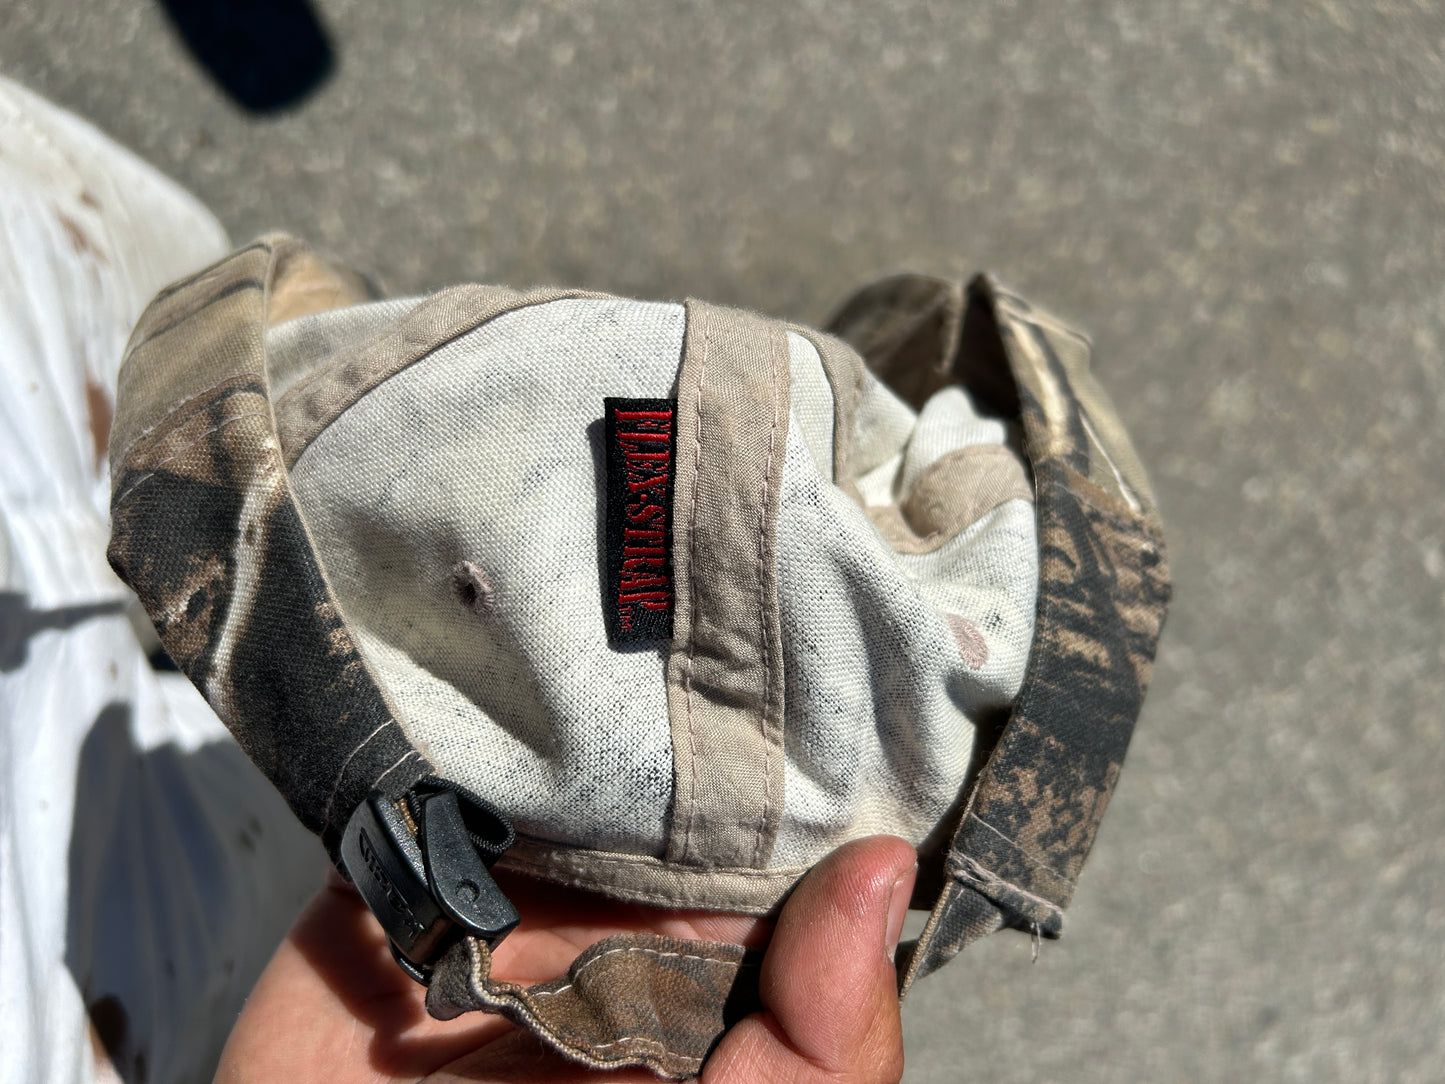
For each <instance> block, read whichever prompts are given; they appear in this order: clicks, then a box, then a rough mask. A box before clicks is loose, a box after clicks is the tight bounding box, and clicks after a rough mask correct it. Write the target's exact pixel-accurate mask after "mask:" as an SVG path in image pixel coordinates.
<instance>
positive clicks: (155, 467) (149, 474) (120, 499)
mask: <svg viewBox="0 0 1445 1084" xmlns="http://www.w3.org/2000/svg"><path fill="white" fill-rule="evenodd" d="M270 416H271V415H270V414H269V413H268V412H266V411H264V410H252V411H247V412H246V413H244V414H232V415H231V416H230V417H229V418H227V419H226V420H225V421H222V422H217V423H216V424H215V425H213V426H211V428H209V429H207V430H206V431H205V432H204V433H202V434H200V436H198V437H196V439H195V440H193V441H191V442H190V443H189V444H187V445H185V446H184V447H182V448H178V449H177V450H176V451H174V452H172V453H171V454H170V455H168V456H166V457H165V458H164V459H162V460H161V461H160V462H159V463H154V464H152V465H151V467H150V469H149V470H148V471H146V473H145V474H143V475H141V476H140V477H139V478H137V479H136V480H135V481H134V482H132V483H131V484H130V485H128V486H127V487H126V489H125V492H124V493H121V494H119V495H118V496H117V497H116V498H115V500H114V501H113V502H112V503H114V504H116V505H120V504H123V503H125V502H126V501H127V500H129V499H130V495H131V494H132V493H134V492H135V491H136V490H137V489H139V488H140V487H141V486H142V485H144V484H145V483H146V482H149V481H150V480H151V479H152V478H154V477H155V476H156V475H157V474H159V473H160V469H161V468H162V467H164V466H165V465H166V464H167V463H169V462H170V461H171V460H173V459H179V458H180V457H181V456H183V455H185V454H186V453H187V452H189V451H190V450H191V449H192V448H194V447H195V446H196V445H197V444H200V443H201V442H202V441H203V440H205V439H206V438H207V437H208V436H210V435H211V434H212V433H215V432H217V431H218V430H221V429H224V428H225V427H226V426H228V425H230V424H231V423H232V422H237V421H240V420H241V419H242V418H269V417H270Z"/></svg>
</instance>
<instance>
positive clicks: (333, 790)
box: [321, 719, 396, 824]
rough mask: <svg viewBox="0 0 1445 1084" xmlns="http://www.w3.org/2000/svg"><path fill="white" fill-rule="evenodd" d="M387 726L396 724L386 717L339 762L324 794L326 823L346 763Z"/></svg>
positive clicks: (329, 819)
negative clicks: (327, 790)
mask: <svg viewBox="0 0 1445 1084" xmlns="http://www.w3.org/2000/svg"><path fill="white" fill-rule="evenodd" d="M389 726H396V720H395V719H388V720H387V721H386V722H384V723H382V724H381V725H380V726H379V727H377V728H376V729H375V730H373V731H372V732H371V733H370V734H368V735H367V736H366V737H364V738H362V739H361V742H360V744H358V745H357V747H356V748H355V749H353V750H352V751H351V752H350V753H348V754H347V755H346V759H345V760H343V761H342V762H341V767H340V768H338V769H337V770H336V780H335V781H334V782H333V783H332V784H331V793H330V794H328V795H327V796H326V810H325V812H324V813H322V815H321V819H322V821H323V822H325V823H326V824H330V823H331V807H332V806H333V805H335V804H336V793H337V791H339V790H340V789H341V780H342V777H343V776H345V775H346V767H347V765H348V764H350V763H351V762H352V760H353V759H355V757H356V754H357V753H359V752H361V750H362V749H363V748H364V747H365V746H366V744H367V743H368V742H369V741H371V739H372V738H374V737H376V736H377V735H378V734H380V733H381V732H382V731H383V730H385V729H386V728H387V727H389ZM392 767H393V768H394V767H396V765H392ZM390 770H391V768H388V769H387V771H390Z"/></svg>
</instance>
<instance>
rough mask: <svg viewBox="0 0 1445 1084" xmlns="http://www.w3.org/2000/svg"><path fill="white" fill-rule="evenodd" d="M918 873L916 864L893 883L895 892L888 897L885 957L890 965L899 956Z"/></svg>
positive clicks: (884, 943) (884, 945) (884, 944)
mask: <svg viewBox="0 0 1445 1084" xmlns="http://www.w3.org/2000/svg"><path fill="white" fill-rule="evenodd" d="M917 872H918V866H917V864H915V865H914V866H913V868H912V869H910V870H909V871H908V872H907V873H905V874H904V875H903V876H902V877H900V878H898V880H896V881H894V882H893V892H892V894H891V895H890V896H889V897H888V936H887V937H886V938H885V939H884V942H883V955H884V957H885V958H886V959H887V960H888V962H889V963H890V964H891V963H892V962H893V958H894V957H895V956H896V955H897V954H898V941H899V938H901V937H902V936H903V920H904V919H905V918H907V917H908V899H909V897H910V896H912V895H913V875H914V874H915V873H917Z"/></svg>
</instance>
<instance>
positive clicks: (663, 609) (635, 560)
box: [603, 399, 677, 644]
mask: <svg viewBox="0 0 1445 1084" xmlns="http://www.w3.org/2000/svg"><path fill="white" fill-rule="evenodd" d="M603 406H604V409H605V411H606V427H607V598H606V599H604V600H603V610H604V612H605V614H606V618H607V639H608V640H609V641H610V642H611V643H613V644H627V643H638V642H641V641H644V640H665V639H669V638H671V636H672V602H673V591H672V474H673V449H674V446H675V443H676V436H675V433H676V425H675V423H676V420H677V403H676V402H675V401H674V400H672V399H604V400H603Z"/></svg>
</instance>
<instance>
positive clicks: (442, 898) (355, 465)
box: [110, 236, 1169, 1078]
mask: <svg viewBox="0 0 1445 1084" xmlns="http://www.w3.org/2000/svg"><path fill="white" fill-rule="evenodd" d="M829 331H830V332H831V334H824V333H820V332H817V331H814V330H811V329H808V328H804V327H797V326H793V325H789V324H785V323H782V322H779V321H775V320H770V319H766V318H764V317H761V316H758V315H755V314H752V313H747V312H741V311H736V310H730V309H725V308H720V307H717V306H713V305H708V304H703V303H700V302H695V301H688V302H686V303H685V304H660V303H645V302H638V301H627V300H621V299H617V298H611V297H605V296H602V295H598V294H592V293H585V292H581V291H572V290H558V289H545V290H534V291H530V292H517V291H513V290H507V289H501V288H492V287H479V286H464V287H458V288H455V289H451V290H446V291H443V292H441V293H438V294H435V295H433V296H431V297H427V298H421V299H409V300H381V299H379V298H377V297H376V296H375V293H374V291H373V290H372V289H371V288H370V287H369V285H368V284H367V282H366V281H365V280H364V279H362V278H360V277H359V276H357V275H355V274H352V273H349V272H346V271H344V270H340V269H338V268H336V267H335V266H333V265H332V264H330V263H328V262H327V261H325V260H324V259H322V258H321V257H319V256H318V255H317V254H316V253H314V252H313V251H311V250H310V249H308V248H306V247H305V246H304V245H302V244H301V243H299V242H297V241H295V240H292V239H290V238H287V237H284V236H271V237H267V238H264V239H262V240H261V241H258V242H257V243H255V244H253V245H251V246H249V247H247V248H244V249H241V250H240V251H239V252H237V253H235V254H234V255H233V256H231V257H230V258H228V259H227V260H225V261H223V262H222V263H220V264H218V265H216V266H214V267H212V268H209V269H207V270H206V271H203V272H201V273H199V274H197V275H195V276H194V277H192V278H190V279H188V280H186V281H184V282H181V283H178V284H176V285H174V286H172V287H170V288H169V289H167V290H166V291H164V292H163V293H162V294H161V295H160V296H159V297H157V298H156V299H155V301H154V302H153V303H152V304H151V306H150V308H149V309H148V310H147V311H146V313H145V314H144V316H143V317H142V318H141V321H140V323H139V325H138V326H137V328H136V329H135V332H134V334H133V335H132V338H131V341H130V344H129V346H128V348H127V356H126V359H125V363H124V366H123V369H122V371H121V376H120V385H119V393H118V402H117V411H116V419H115V425H114V429H113V431H112V437H111V470H112V475H111V476H112V485H113V495H112V505H111V507H112V517H113V537H112V541H111V546H110V559H111V563H112V564H113V565H114V567H115V568H116V570H117V572H119V573H120V575H121V576H122V577H123V578H124V579H125V580H126V582H127V583H129V584H130V585H131V586H132V587H133V588H134V589H135V590H136V592H137V594H138V595H139V596H140V598H141V600H142V601H143V602H144V604H145V606H146V608H147V610H148V612H149V613H150V615H151V617H152V619H153V620H154V621H155V624H156V627H157V629H158V630H159V632H160V635H161V637H162V640H163V642H164V644H165V646H166V649H167V651H169V653H170V654H171V656H172V657H173V658H174V659H175V661H176V663H177V664H178V665H179V666H180V668H181V669H182V670H183V671H185V673H186V674H187V675H188V676H189V677H190V678H191V680H192V681H193V682H194V683H195V684H196V685H197V687H198V688H200V689H201V691H202V692H203V693H204V694H205V695H206V697H207V699H208V700H209V702H210V703H211V705H212V706H213V707H214V708H215V710H216V712H217V713H218V714H219V715H220V717H221V718H222V719H223V720H224V721H225V722H226V724H227V725H228V726H229V727H230V729H231V730H232V732H233V733H234V734H235V736H236V738H237V740H238V741H239V742H240V744H241V746H242V747H243V748H244V749H245V751H246V752H247V754H248V755H249V756H250V757H251V758H252V759H253V760H254V761H255V762H256V763H257V764H258V765H259V766H260V767H261V769H262V770H263V771H264V772H265V773H266V774H267V775H268V777H269V778H270V779H271V780H272V782H273V783H275V785H276V786H277V788H278V789H279V790H280V791H281V793H282V794H283V795H284V796H285V797H286V799H287V801H288V802H289V803H290V805H291V808H292V809H293V810H294V811H295V812H296V815H297V816H298V817H299V818H300V819H301V820H302V821H303V822H304V823H305V824H306V825H307V826H308V827H309V828H311V829H312V830H313V831H315V832H316V833H317V834H318V835H320V837H321V839H322V841H323V842H324V843H325V845H326V846H327V848H328V850H329V851H330V853H331V855H332V857H333V859H334V860H336V861H337V863H338V865H339V866H340V867H341V868H342V869H343V871H344V872H346V873H347V874H348V876H350V877H351V878H352V879H353V881H354V882H355V883H356V885H357V887H358V889H359V890H360V891H361V894H362V896H363V898H365V899H366V901H367V902H368V904H369V905H370V906H371V908H372V910H373V911H374V912H375V913H376V915H377V917H378V919H380V921H381V922H382V925H383V926H384V927H385V929H386V930H387V933H388V935H389V936H390V938H391V941H392V945H393V950H394V954H395V955H396V956H397V959H398V962H399V963H400V964H401V965H402V966H403V967H404V968H406V969H407V970H408V971H409V972H411V973H412V974H413V975H414V976H416V977H417V978H419V979H420V980H422V981H424V982H427V983H428V984H429V990H428V999H427V1000H428V1007H429V1009H430V1010H431V1011H432V1013H433V1014H434V1015H436V1016H439V1017H444V1018H445V1017H449V1016H454V1015H456V1014H458V1013H460V1012H464V1011H467V1010H470V1009H483V1010H487V1011H493V1012H500V1013H503V1014H505V1015H507V1016H509V1017H510V1018H512V1019H513V1020H515V1021H517V1022H518V1023H519V1024H521V1025H523V1026H525V1027H528V1028H530V1029H531V1030H532V1031H534V1032H535V1033H536V1034H538V1035H539V1036H541V1037H542V1038H543V1039H544V1040H546V1041H547V1042H549V1043H550V1044H551V1045H552V1046H554V1047H556V1048H557V1049H558V1050H560V1051H562V1052H563V1053H565V1054H567V1055H568V1056H570V1057H572V1058H574V1059H576V1060H578V1061H581V1062H583V1063H585V1064H588V1065H592V1066H596V1067H616V1066H622V1065H646V1066H648V1067H650V1068H652V1069H653V1070H654V1071H656V1072H658V1073H660V1074H663V1075H667V1076H672V1077H678V1078H682V1077H688V1076H691V1075H694V1074H696V1073H697V1072H698V1070H699V1069H700V1067H701V1065H702V1061H703V1059H704V1058H705V1057H706V1056H707V1053H708V1051H709V1050H710V1049H711V1047H712V1045H713V1043H714V1042H715V1041H716V1040H717V1038H718V1036H719V1035H720V1034H721V1032H722V1031H723V1030H724V1028H725V1027H726V1026H727V1024H728V1023H729V1022H730V1021H731V1020H732V1019H734V1018H735V1017H736V1015H737V1014H739V1013H741V1012H745V1011H747V1009H748V1008H749V1007H750V1005H751V1004H752V1003H753V1002H754V1001H755V998H756V982H757V971H756V965H757V959H756V958H755V956H754V955H753V954H750V953H748V952H745V951H744V950H743V949H742V948H741V947H740V946H735V945H723V944H716V943H711V942H685V943H680V942H676V941H673V940H670V939H666V938H660V937H655V936H650V935H632V936H626V937H620V938H609V939H607V940H606V941H603V942H599V943H598V944H597V945H594V946H592V947H591V948H589V949H587V950H586V951H584V952H583V954H582V955H581V956H579V957H578V959H577V960H576V961H575V962H574V964H573V966H572V968H571V970H570V972H569V975H568V976H565V977H562V978H559V979H557V980H554V981H552V982H548V983H543V984H540V985H538V986H534V987H531V988H522V987H519V986H516V985H514V984H510V983H505V982H501V981H498V980H494V979H493V978H491V976H490V951H491V948H492V947H493V946H494V945H495V944H496V943H497V941H498V940H500V938H501V937H503V936H505V934H506V932H507V930H509V929H510V928H511V927H512V925H514V924H515V922H516V921H517V916H516V914H515V912H514V911H513V909H512V908H511V905H510V903H509V902H508V901H507V900H506V898H505V896H504V895H503V894H502V893H501V892H500V891H499V890H498V889H497V887H496V884H495V882H494V881H492V879H491V877H490V875H489V873H488V870H489V869H490V868H491V867H492V866H493V864H496V866H497V868H502V869H510V870H512V871H515V872H518V873H522V874H526V875H529V876H532V877H537V878H542V879H544V880H549V881H552V882H556V883H559V884H564V885H569V886H575V887H581V888H586V889H589V890H592V891H595V892H601V893H604V894H607V895H611V896H614V897H616V898H619V899H625V900H632V901H637V902H641V903H648V904H655V905H659V906H680V907H689V908H707V909H714V910H720V911H735V912H745V913H753V914H767V913H770V912H771V911H773V910H774V909H775V908H776V907H778V905H779V904H780V903H781V901H782V900H783V899H784V897H785V896H786V895H787V893H788V891H789V890H790V889H791V888H792V886H793V885H795V884H796V883H797V881H798V880H799V879H800V878H801V877H802V876H803V875H804V873H806V871H807V870H808V869H809V868H811V867H812V866H813V865H814V864H815V863H816V862H818V861H819V860H820V859H822V858H823V857H824V856H825V855H826V854H828V853H829V852H830V851H832V850H833V849H834V848H836V847H837V846H839V845H841V844H842V843H844V842H847V841H848V840H850V839H854V838H858V837H861V836H865V835H869V834H873V833H875V832H892V833H894V834H897V835H901V836H903V837H905V838H907V839H908V840H910V841H911V842H912V843H914V844H915V845H916V846H917V847H918V849H919V853H920V862H921V865H920V877H919V880H918V884H919V887H918V889H917V891H916V894H915V898H914V901H913V902H914V905H915V906H919V907H927V908H930V909H931V910H932V914H931V917H930V919H929V921H928V924H927V926H926V928H925V930H924V932H923V934H922V936H921V937H920V939H919V940H918V941H917V942H916V943H914V944H912V945H908V946H904V948H903V949H902V950H900V974H901V976H902V978H901V980H900V983H901V986H902V988H903V989H906V988H907V985H908V984H910V983H911V982H912V981H914V979H916V978H918V977H920V976H922V975H925V974H927V973H928V972H930V971H932V970H934V969H935V968H937V967H938V966H940V965H941V964H942V963H944V962H946V961H947V960H948V959H950V958H951V957H952V956H953V955H954V954H956V953H957V952H958V951H959V950H960V949H961V948H962V947H963V946H964V945H966V944H967V943H968V942H969V941H971V940H973V939H975V938H977V937H979V936H982V935H983V934H986V933H989V932H992V931H994V930H997V929H999V928H1001V927H1005V926H1011V927H1017V928H1022V929H1027V930H1031V931H1033V932H1034V933H1035V934H1038V935H1042V936H1046V937H1056V936H1058V935H1059V933H1060V931H1061V928H1062V915H1063V909H1064V908H1065V907H1066V906H1067V904H1068V903H1069V900H1070V898H1071V896H1072V894H1073V890H1074V883H1075V880H1076V878H1077V876H1078V873H1079V870H1080V868H1081V867H1082V865H1083V862H1084V859H1085V857H1086V855H1087V853H1088V851H1089V848H1090V846H1091V844H1092V842H1093V838H1094V833H1095V831H1096V830H1097V827H1098V823H1099V819H1100V817H1101V816H1102V814H1103V810H1104V807H1105V805H1106V804H1107V802H1108V799H1109V795H1110V793H1111V792H1112V789H1113V786H1114V783H1115V781H1116V779H1117V776H1118V772H1119V768H1120V765H1121V763H1122V761H1123V757H1124V752H1125V748H1126V746H1127V744H1128V740H1129V736H1130V733H1131V731H1132V728H1133V725H1134V721H1135V719H1136V717H1137V715H1138V712H1139V708H1140V704H1141V701H1142V698H1143V695H1144V689H1145V686H1146V685H1147V682H1148V677H1149V672H1150V668H1151V665H1152V659H1153V654H1154V647H1155V643H1156V640H1157V637H1158V634H1159V629H1160V625H1161V622H1162V620H1163V616H1164V608H1165V604H1166V602H1167V598H1168V593H1169V583H1168V574H1167V571H1166V567H1165V563H1164V555H1163V547H1162V539H1161V535H1160V526H1159V521H1158V516H1157V512H1156V509H1155V505H1154V501H1153V498H1152V496H1151V494H1150V491H1149V487H1148V483H1147V480H1146V479H1145V476H1144V472H1143V470H1142V469H1141V467H1140V465H1139V463H1138V461H1137V459H1136V457H1135V455H1134V452H1133V450H1132V448H1131V447H1130V445H1129V442H1128V439H1127V437H1126V436H1125V434H1124V433H1123V431H1122V428H1121V427H1120V425H1119V422H1118V420H1117V418H1116V416H1115V414H1114V412H1113V410H1112V408H1111V406H1110V404H1109V402H1108V400H1107V398H1106V397H1105V396H1104V394H1103V392H1102V391H1101V390H1100V389H1099V388H1098V386H1097V385H1096V384H1095V382H1094V380H1093V378H1092V377H1091V375H1090V374H1089V371H1088V360H1089V346H1088V343H1087V341H1086V340H1085V339H1083V338H1082V337H1081V336H1079V335H1078V334H1076V333H1075V332H1073V331H1070V330H1069V329H1067V328H1066V327H1064V326H1063V325H1062V324H1060V323H1059V322H1058V321H1057V320H1055V319H1053V318H1052V317H1050V316H1048V315H1047V314H1045V313H1043V312H1040V311H1038V310H1036V309H1033V308H1031V307H1030V306H1029V305H1027V304H1026V303H1025V302H1023V301H1022V300H1020V299H1019V298H1017V297H1015V296H1013V295H1012V294H1010V293H1008V292H1007V291H1005V290H1003V289H1001V288H1000V287H998V286H997V285H996V284H994V283H992V282H991V281H989V280H987V279H984V278H979V279H976V280H974V281H973V282H972V283H970V284H969V285H968V286H966V287H964V286H959V285H957V284H952V283H947V282H943V281H941V280H937V279H932V278H926V277H922V276H902V277H898V278H893V279H889V280H886V281H884V282H881V283H878V284H875V285H874V286H871V287H869V288H867V289H865V290H863V291H861V292H860V293H859V294H857V295H856V296H854V297H853V298H852V299H851V300H849V301H848V302H847V303H846V304H845V305H844V306H843V308H842V309H841V310H840V311H839V313H838V315H837V316H836V317H835V318H834V319H833V321H832V322H831V324H830V326H829ZM681 945H685V946H686V948H685V951H684V950H683V949H682V948H680V946H681Z"/></svg>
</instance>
